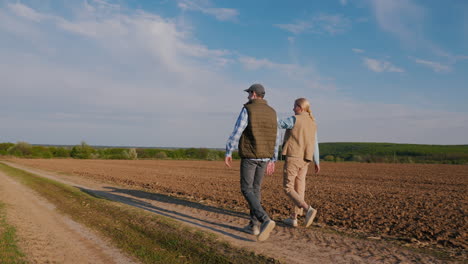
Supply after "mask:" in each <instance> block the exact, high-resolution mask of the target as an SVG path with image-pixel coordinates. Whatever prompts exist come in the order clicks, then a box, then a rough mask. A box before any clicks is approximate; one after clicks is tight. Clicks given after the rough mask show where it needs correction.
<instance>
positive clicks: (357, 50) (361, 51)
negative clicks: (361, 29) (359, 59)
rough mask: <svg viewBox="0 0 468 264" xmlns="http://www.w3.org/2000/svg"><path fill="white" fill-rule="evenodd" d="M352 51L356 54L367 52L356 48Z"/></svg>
mask: <svg viewBox="0 0 468 264" xmlns="http://www.w3.org/2000/svg"><path fill="white" fill-rule="evenodd" d="M352 50H353V52H354V53H364V52H365V50H363V49H356V48H354V49H352Z"/></svg>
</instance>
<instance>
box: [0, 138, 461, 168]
mask: <svg viewBox="0 0 468 264" xmlns="http://www.w3.org/2000/svg"><path fill="white" fill-rule="evenodd" d="M319 149H320V159H321V160H324V161H331V162H344V161H351V162H369V163H374V162H381V163H382V162H383V163H444V164H468V145H417V144H394V143H320V144H319ZM0 155H3V156H15V157H24V158H76V159H128V160H132V159H133V160H134V159H174V160H183V159H195V160H223V159H224V150H219V149H208V148H174V149H166V148H131V147H128V148H127V147H96V146H90V145H88V144H86V142H81V144H78V145H75V146H39V145H31V144H29V143H27V142H17V143H16V144H15V143H0ZM233 158H234V159H239V158H240V157H239V154H238V153H237V152H234V153H233ZM280 158H281V157H280Z"/></svg>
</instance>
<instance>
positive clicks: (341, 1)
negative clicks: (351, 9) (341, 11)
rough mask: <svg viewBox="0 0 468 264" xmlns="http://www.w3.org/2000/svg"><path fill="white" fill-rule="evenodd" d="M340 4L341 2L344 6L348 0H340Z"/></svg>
mask: <svg viewBox="0 0 468 264" xmlns="http://www.w3.org/2000/svg"><path fill="white" fill-rule="evenodd" d="M340 4H341V5H342V6H345V5H347V4H348V0H340Z"/></svg>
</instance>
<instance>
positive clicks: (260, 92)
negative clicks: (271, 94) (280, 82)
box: [244, 83, 265, 95]
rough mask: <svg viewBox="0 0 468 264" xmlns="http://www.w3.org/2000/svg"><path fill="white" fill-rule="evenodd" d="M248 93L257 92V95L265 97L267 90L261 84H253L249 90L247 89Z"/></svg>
mask: <svg viewBox="0 0 468 264" xmlns="http://www.w3.org/2000/svg"><path fill="white" fill-rule="evenodd" d="M244 91H246V92H255V93H256V94H257V95H265V88H263V85H261V84H259V83H255V84H252V85H251V86H250V87H249V89H245V90H244Z"/></svg>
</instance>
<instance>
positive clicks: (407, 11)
mask: <svg viewBox="0 0 468 264" xmlns="http://www.w3.org/2000/svg"><path fill="white" fill-rule="evenodd" d="M369 2H370V4H371V6H372V8H373V11H374V15H375V18H376V20H377V23H378V25H379V26H380V27H381V28H382V29H383V30H385V31H388V32H390V33H392V34H394V35H396V36H397V37H398V38H400V40H402V41H403V42H405V43H410V44H412V45H417V43H420V42H423V41H424V38H423V19H424V16H425V10H424V9H423V8H422V7H420V6H418V5H417V4H415V3H413V1H411V0H392V1H387V0H369Z"/></svg>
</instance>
